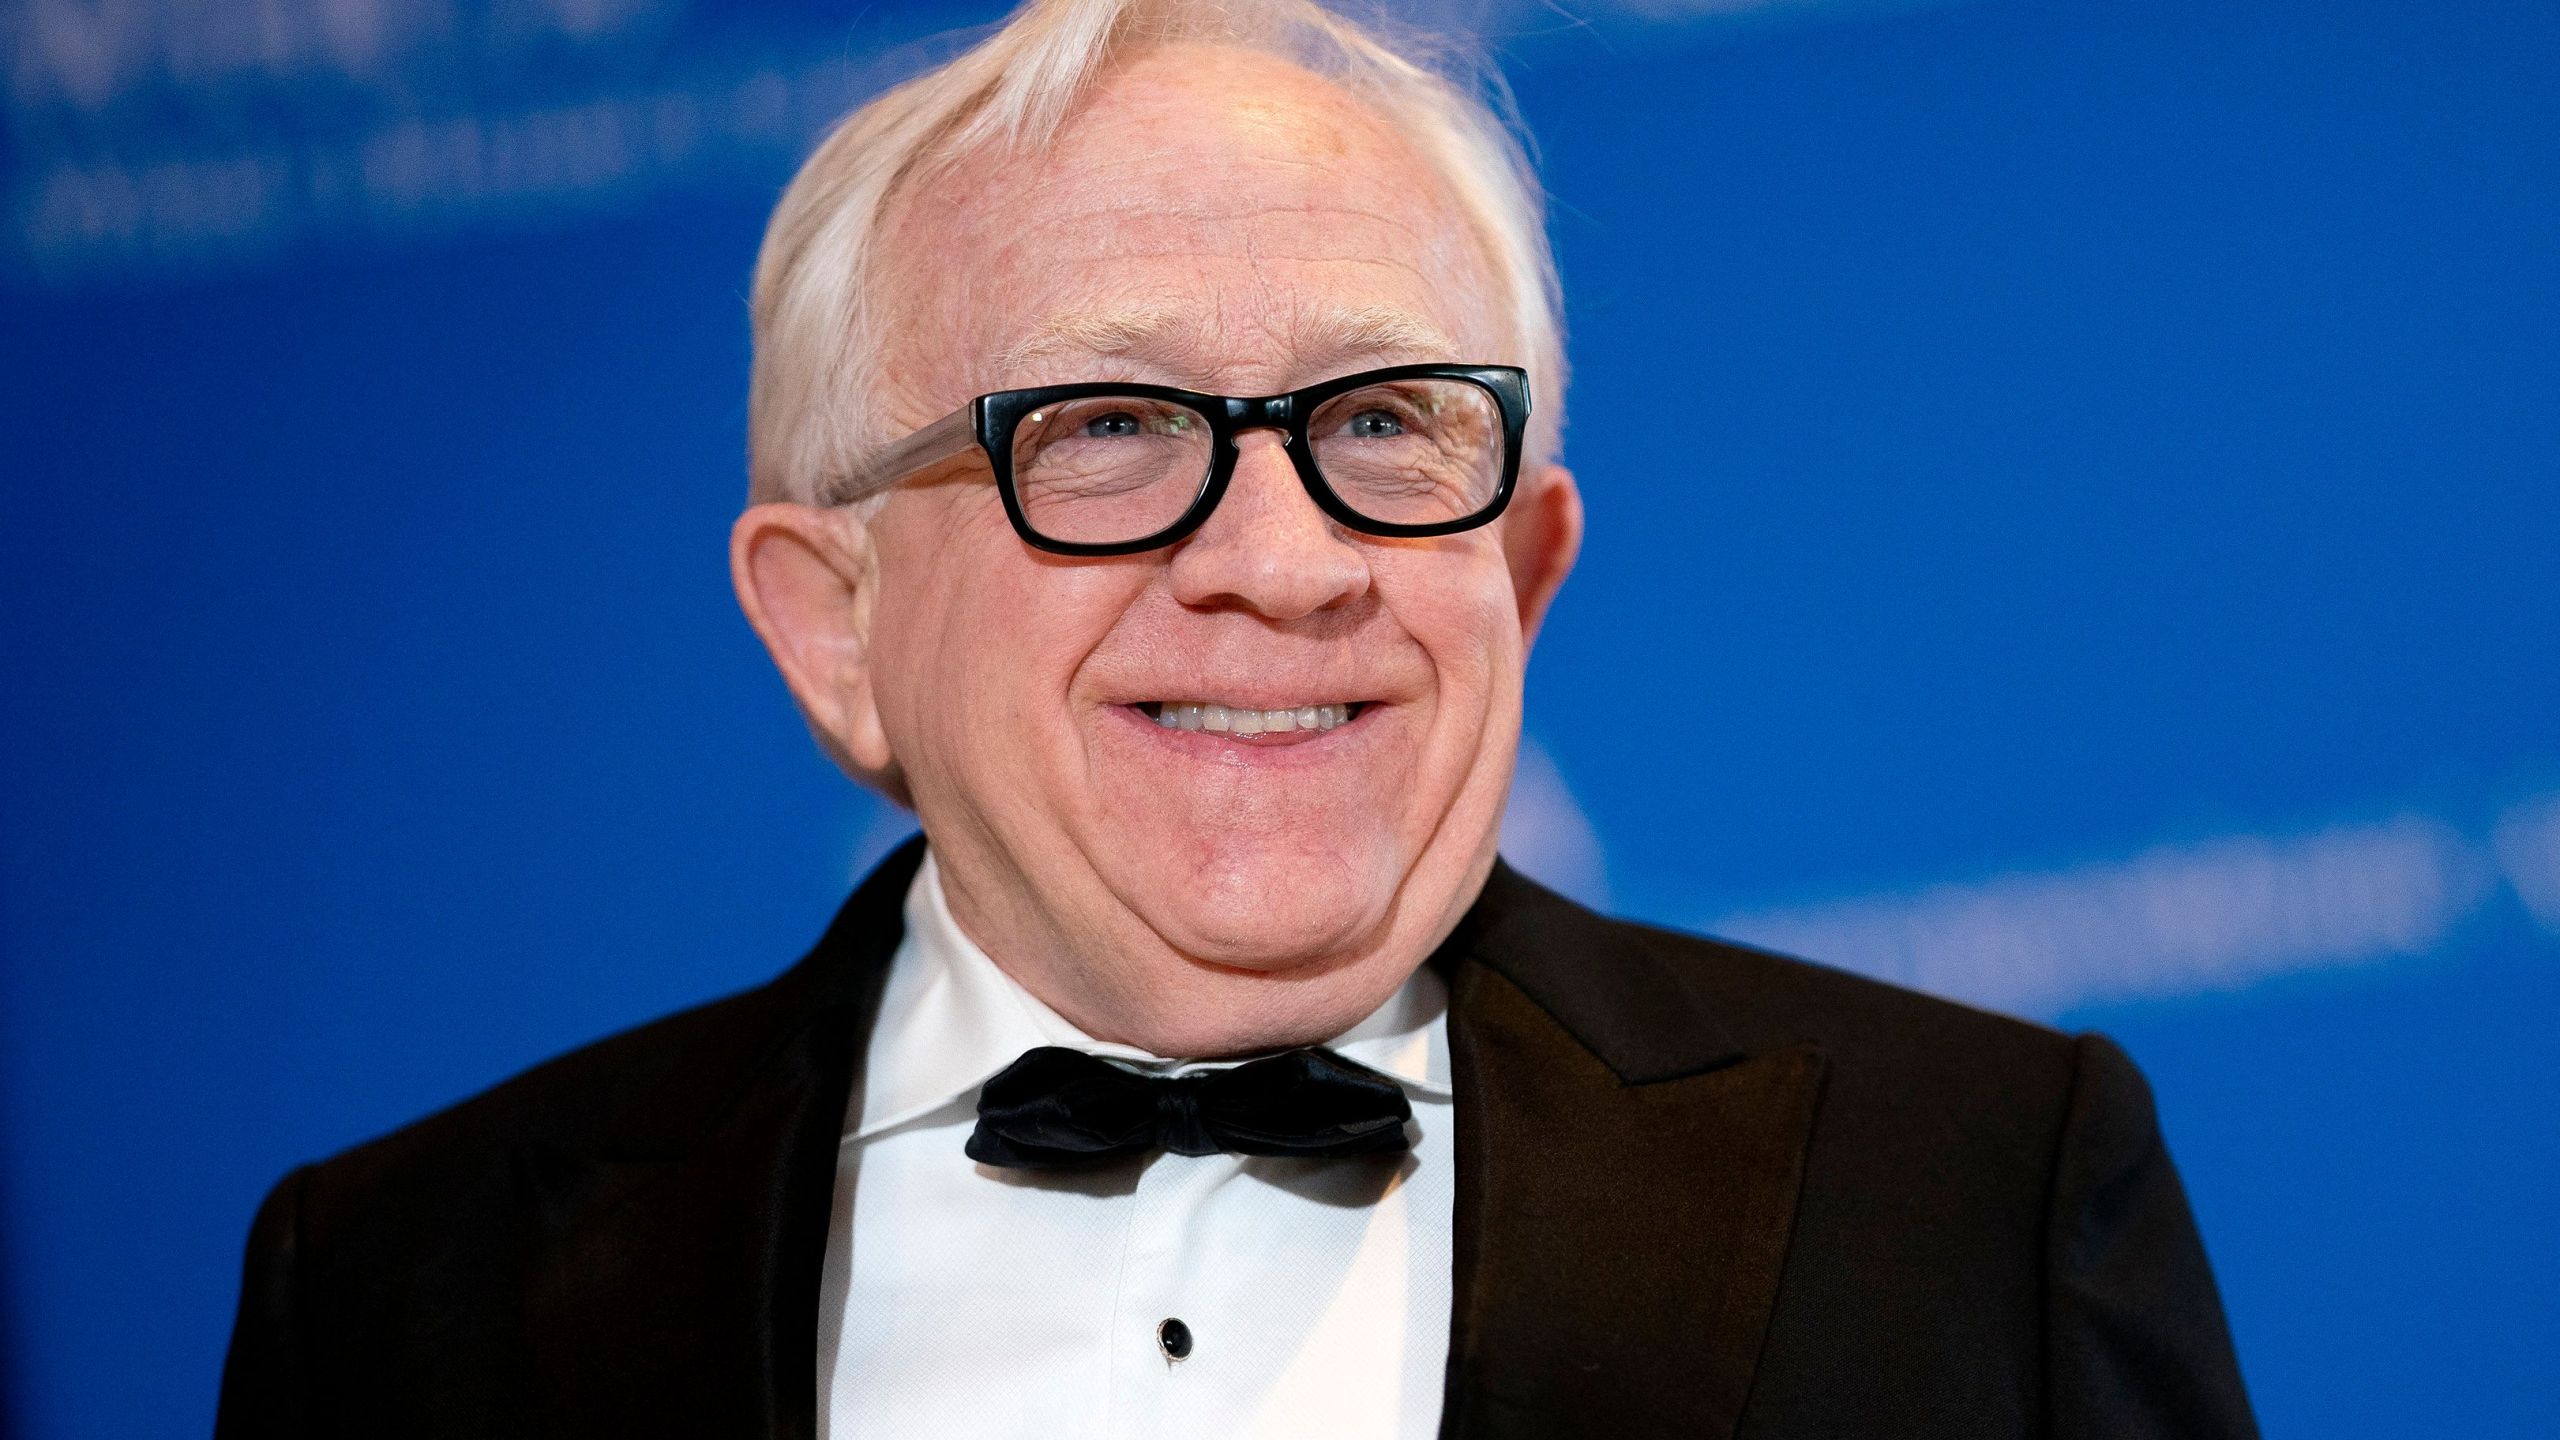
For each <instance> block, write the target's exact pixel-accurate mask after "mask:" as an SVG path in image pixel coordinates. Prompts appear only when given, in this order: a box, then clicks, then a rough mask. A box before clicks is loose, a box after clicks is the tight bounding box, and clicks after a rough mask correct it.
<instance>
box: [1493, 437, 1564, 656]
mask: <svg viewBox="0 0 2560 1440" xmlns="http://www.w3.org/2000/svg"><path fill="white" fill-rule="evenodd" d="M1502 553H1503V558H1504V560H1505V561H1506V562H1507V563H1508V564H1509V565H1510V567H1511V591H1512V593H1513V594H1514V595H1515V596H1517V597H1518V598H1519V602H1520V634H1521V636H1522V637H1523V639H1524V640H1526V641H1528V642H1530V643H1535V642H1536V640H1537V638H1538V624H1539V622H1540V621H1542V620H1544V619H1545V618H1546V615H1547V604H1548V602H1550V601H1552V600H1554V599H1555V598H1556V591H1557V590H1558V589H1559V588H1561V587H1562V586H1563V585H1564V577H1565V576H1566V575H1568V574H1571V573H1572V571H1573V558H1574V557H1575V556H1576V555H1579V554H1581V553H1582V491H1581V490H1580V489H1579V488H1578V487H1576V486H1575V485H1574V483H1573V472H1572V471H1570V470H1567V469H1566V468H1564V467H1563V466H1561V465H1541V466H1539V467H1538V468H1537V469H1536V470H1534V471H1532V472H1530V473H1529V474H1528V475H1526V476H1523V477H1522V478H1521V481H1520V488H1519V490H1518V492H1517V493H1516V494H1514V495H1513V496H1512V497H1511V508H1510V509H1508V510H1506V511H1504V512H1503V515H1502Z"/></svg>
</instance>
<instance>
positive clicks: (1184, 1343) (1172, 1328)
mask: <svg viewBox="0 0 2560 1440" xmlns="http://www.w3.org/2000/svg"><path fill="white" fill-rule="evenodd" d="M1156 1348H1157V1349H1159V1350H1162V1351H1163V1352H1164V1358H1166V1359H1167V1360H1179V1359H1181V1358H1182V1357H1183V1356H1185V1355H1188V1354H1190V1353H1191V1327H1190V1326H1188V1325H1185V1324H1183V1323H1182V1322H1181V1321H1179V1320H1167V1321H1165V1322H1164V1323H1163V1324H1161V1325H1158V1326H1157V1327H1156Z"/></svg>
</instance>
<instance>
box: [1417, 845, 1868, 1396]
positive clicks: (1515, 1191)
mask: <svg viewBox="0 0 2560 1440" xmlns="http://www.w3.org/2000/svg"><path fill="white" fill-rule="evenodd" d="M1526 885H1527V882H1525V881H1521V880H1519V879H1518V877H1516V876H1511V875H1509V874H1508V872H1503V873H1500V874H1497V876H1496V877H1495V883H1493V884H1492V885H1489V886H1488V887H1487V892H1486V900H1485V901H1484V902H1480V903H1479V907H1478V916H1480V917H1484V918H1481V919H1475V920H1471V923H1470V925H1469V926H1466V927H1462V929H1461V933H1460V934H1459V935H1457V936H1453V937H1452V942H1453V946H1454V947H1455V950H1454V952H1444V955H1447V956H1448V959H1446V960H1445V961H1444V962H1443V963H1444V964H1445V965H1446V968H1447V969H1448V971H1449V974H1450V978H1451V987H1452V993H1451V1009H1450V1053H1451V1063H1452V1067H1453V1070H1454V1079H1455V1083H1456V1096H1457V1101H1456V1105H1457V1113H1456V1121H1457V1150H1458V1158H1457V1188H1458V1197H1457V1211H1456V1216H1455V1221H1456V1235H1455V1255H1454V1262H1455V1271H1454V1274H1453V1277H1452V1280H1453V1288H1454V1291H1455V1294H1454V1308H1453V1311H1452V1315H1451V1326H1450V1356H1449V1380H1448V1389H1447V1396H1446V1403H1445V1408H1444V1414H1443V1421H1442V1430H1441V1434H1442V1435H1443V1436H1444V1437H1448V1440H1491V1437H1501V1436H1553V1435H1562V1434H1576V1435H1609V1436H1612V1437H1634V1436H1648V1435H1680V1436H1689V1437H1696V1436H1715V1437H1725V1436H1730V1435H1732V1433H1733V1432H1734V1428H1735V1426H1736V1425H1737V1424H1738V1422H1739V1421H1740V1419H1741V1415H1742V1409H1743V1405H1744V1402H1745V1401H1746V1400H1747V1399H1748V1397H1749V1395H1750V1390H1751V1379H1752V1375H1753V1372H1754V1370H1755V1369H1756V1367H1757V1365H1758V1361H1759V1354H1760V1347H1761V1339H1762V1336H1763V1334H1764V1333H1765V1332H1766V1330H1767V1328H1768V1325H1769V1319H1770V1315H1771V1312H1772V1309H1773V1307H1774V1304H1775V1301H1776V1296H1777V1290H1778V1277H1779V1272H1780V1270H1781V1268H1782V1267H1783V1264H1784V1262H1785V1259H1786V1251H1787V1241H1788V1237H1789V1234H1790V1232H1791V1231H1792V1229H1793V1225H1794V1217H1795V1208H1796V1194H1797V1190H1798V1187H1799V1184H1800V1182H1801V1179H1802V1176H1803V1169H1804V1156H1805V1150H1806V1147H1807V1145H1808V1144H1809V1143H1810V1141H1811V1138H1812V1133H1813V1121H1814V1109H1815V1102H1816V1099H1817V1097H1818V1094H1819V1091H1820V1085H1821V1077H1822V1057H1821V1054H1820V1052H1818V1051H1816V1050H1814V1049H1812V1048H1811V1047H1808V1046H1797V1047H1792V1048H1784V1049H1777V1050H1772V1051H1769V1052H1766V1053H1763V1054H1758V1055H1745V1054H1743V1053H1741V1052H1740V1051H1738V1050H1736V1049H1735V1048H1734V1047H1733V1046H1732V1044H1731V1042H1730V1041H1729V1040H1727V1039H1726V1038H1725V1035H1724V1032H1723V1031H1722V1030H1721V1029H1720V1028H1719V1027H1718V1026H1717V1025H1716V1024H1715V1022H1714V1018H1713V1017H1712V1016H1708V1015H1703V1014H1696V1013H1684V1007H1685V1006H1689V1005H1691V1004H1693V1003H1694V1002H1691V1001H1688V1000H1687V999H1686V992H1685V991H1684V990H1683V989H1682V987H1680V986H1679V984H1678V982H1677V976H1676V973H1674V972H1669V971H1664V970H1661V969H1659V968H1656V969H1654V970H1651V971H1648V969H1647V968H1646V967H1648V966H1653V967H1660V966H1663V965H1665V964H1666V963H1668V962H1663V961H1660V960H1657V959H1655V958H1653V957H1652V956H1650V955H1649V954H1646V953H1644V952H1643V951H1642V950H1641V949H1640V948H1639V947H1638V945H1637V943H1636V942H1635V941H1634V940H1632V939H1630V938H1629V937H1631V936H1634V935H1636V934H1638V933H1639V932H1636V931H1633V930H1632V929H1630V928H1628V927H1620V926H1615V925H1611V924H1609V923H1607V922H1604V921H1600V920H1599V919H1598V918H1597V917H1594V916H1591V915H1589V914H1588V912H1584V911H1581V910H1579V909H1578V908H1575V907H1571V906H1569V905H1567V904H1566V903H1565V902H1563V901H1561V900H1559V899H1557V898H1556V897H1553V896H1548V895H1546V894H1545V892H1543V891H1535V889H1534V887H1527V889H1525V890H1524V889H1523V888H1522V887H1526ZM1533 891H1534V893H1530V892H1533Z"/></svg>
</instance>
